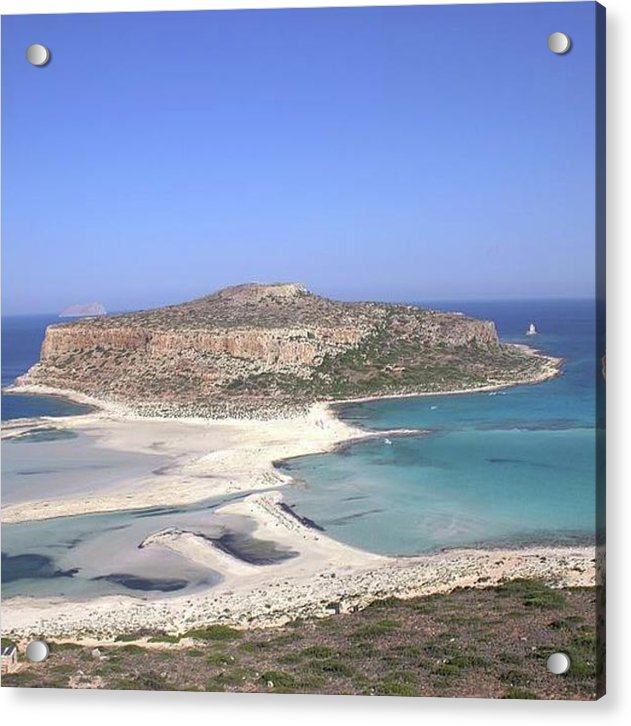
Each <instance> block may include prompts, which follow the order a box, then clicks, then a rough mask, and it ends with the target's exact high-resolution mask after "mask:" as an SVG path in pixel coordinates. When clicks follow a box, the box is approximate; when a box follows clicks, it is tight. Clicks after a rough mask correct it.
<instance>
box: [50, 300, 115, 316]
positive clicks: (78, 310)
mask: <svg viewBox="0 0 631 726" xmlns="http://www.w3.org/2000/svg"><path fill="white" fill-rule="evenodd" d="M97 315H107V310H106V309H105V308H104V307H103V305H101V303H86V304H85V305H71V306H70V307H68V308H66V309H65V310H63V311H62V312H61V313H59V317H60V318H93V317H95V316H97Z"/></svg>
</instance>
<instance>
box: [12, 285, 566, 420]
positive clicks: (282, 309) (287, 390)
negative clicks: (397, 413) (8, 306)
mask: <svg viewBox="0 0 631 726" xmlns="http://www.w3.org/2000/svg"><path fill="white" fill-rule="evenodd" d="M557 366H558V361H556V360H555V359H551V358H548V357H546V356H542V355H539V354H537V353H535V352H534V351H532V350H530V349H528V348H526V347H524V346H515V345H506V344H502V343H500V341H499V340H498V336H497V332H496V329H495V325H494V323H492V322H490V321H484V320H476V319H474V318H470V317H467V316H465V315H462V314H460V313H447V312H441V311H437V310H429V309H425V308H420V307H417V306H413V305H396V304H387V303H378V302H341V301H336V300H330V299H328V298H325V297H321V296H318V295H315V294H313V293H311V292H309V291H308V290H307V289H306V288H305V287H303V286H302V285H299V284H296V283H277V284H259V283H250V284H244V285H238V286H235V287H228V288H225V289H222V290H219V291H217V292H215V293H213V294H211V295H207V296H205V297H202V298H199V299H196V300H192V301H189V302H185V303H182V304H179V305H171V306H168V307H163V308H157V309H152V310H143V311H139V312H134V313H125V314H120V315H113V316H107V317H105V316H103V317H97V318H89V319H80V320H76V321H72V322H69V323H62V324H56V325H52V326H50V327H49V328H48V329H47V331H46V337H45V340H44V343H43V345H42V351H41V358H40V361H39V363H37V364H36V365H35V366H33V368H31V369H30V370H29V371H28V373H27V374H26V375H24V376H23V377H22V378H21V379H19V380H18V382H17V384H18V385H24V384H41V385H46V386H49V387H53V388H58V389H64V390H71V391H76V392H78V393H82V394H86V395H89V396H93V397H96V398H98V399H101V400H107V401H111V402H118V403H122V404H126V405H128V406H130V407H131V408H132V409H134V410H135V411H136V412H138V413H140V414H143V415H176V416H184V415H198V416H217V417H222V416H223V417H225V416H252V415H255V416H261V417H273V416H278V415H285V414H288V413H295V412H299V411H303V410H305V409H306V407H308V406H309V405H310V404H311V403H313V402H314V401H322V400H340V399H348V398H360V397H370V396H386V395H395V394H412V393H431V392H439V391H455V390H462V389H467V390H469V389H475V388H480V387H487V386H501V385H510V384H514V383H521V382H530V381H535V380H542V379H544V378H547V377H550V376H552V375H554V374H555V373H556V370H557Z"/></svg>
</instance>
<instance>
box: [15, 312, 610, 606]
mask: <svg viewBox="0 0 631 726" xmlns="http://www.w3.org/2000/svg"><path fill="white" fill-rule="evenodd" d="M432 307H436V308H440V309H445V310H459V311H462V312H464V313H466V314H470V315H473V316H475V317H480V318H485V319H489V320H494V321H495V322H496V324H497V327H498V331H499V333H500V336H501V338H502V339H503V340H504V341H512V342H521V343H529V344H531V345H534V346H535V347H537V348H540V349H542V350H544V351H546V352H549V353H552V354H554V355H557V356H561V357H563V358H564V361H565V362H564V365H563V372H562V375H561V376H559V377H558V378H555V379H554V380H551V381H547V382H544V383H540V384H535V385H524V386H516V387H513V388H510V389H506V390H504V391H493V392H480V393H473V394H461V395H447V396H427V397H416V398H400V399H384V400H380V401H373V402H365V403H356V404H345V405H340V406H339V414H340V416H342V418H344V419H345V420H348V421H350V422H352V423H354V424H357V425H360V426H362V427H364V428H366V429H371V430H383V429H397V428H413V429H422V430H423V431H425V432H426V433H424V434H423V435H417V436H405V437H398V436H393V435H389V436H388V437H386V436H380V437H378V438H374V439H370V440H367V441H363V442H359V443H355V444H352V445H350V446H345V447H342V448H340V449H338V450H336V451H335V452H332V453H327V454H321V455H314V456H306V457H301V458H298V459H292V460H289V461H287V462H285V463H283V464H281V465H280V466H281V467H282V468H283V469H284V470H286V471H287V472H288V473H290V474H291V475H292V476H293V477H294V478H295V480H296V483H295V484H294V485H293V486H290V487H286V488H285V489H284V490H283V495H284V498H285V501H286V502H287V503H288V504H289V505H290V506H292V507H293V508H294V509H295V510H296V511H297V512H298V513H299V514H301V515H304V516H307V517H309V518H310V519H312V520H314V521H315V522H317V523H318V524H319V525H321V526H322V527H324V529H325V531H326V533H327V534H328V535H330V536H332V537H334V538H336V539H338V540H341V541H343V542H346V543H348V544H351V545H354V546H357V547H360V548H362V549H366V550H370V551H373V552H380V553H388V554H400V555H412V554H417V553H423V552H429V551H435V550H438V549H442V548H449V547H458V546H489V545H490V546H495V545H499V546H503V545H519V544H525V543H575V542H579V543H582V542H592V541H593V540H594V538H595V534H596V521H595V520H596V511H597V510H598V511H599V512H603V511H604V509H603V507H602V506H600V507H597V506H596V469H597V465H598V463H599V462H600V461H601V460H602V457H601V456H597V446H596V442H597V436H600V437H602V436H604V432H603V430H602V429H599V428H598V427H597V405H596V404H597V398H596V386H597V385H598V386H599V387H600V388H601V390H603V384H602V378H601V377H600V374H599V371H597V366H596V359H597V356H596V318H595V306H594V304H593V303H592V302H589V301H537V302H533V301H529V302H484V303H482V302H476V303H453V304H447V303H440V304H434V305H433V306H432ZM54 322H58V318H56V317H53V316H20V317H9V318H3V319H2V385H3V386H5V385H8V384H10V383H11V382H12V381H13V380H14V379H15V377H16V376H18V375H20V374H22V373H24V372H25V371H26V370H27V369H28V368H29V367H30V366H31V365H32V364H33V363H35V362H36V361H37V359H38V357H39V350H40V346H41V343H42V340H43V336H44V331H45V328H46V326H47V325H48V324H50V323H54ZM531 322H534V323H535V324H536V326H537V328H538V330H539V331H540V332H539V334H538V335H537V336H536V337H533V338H528V337H526V336H525V335H524V332H525V330H526V328H527V327H528V325H529V324H530V323H531ZM86 410H87V409H86V408H85V407H82V406H77V405H76V404H73V403H71V402H69V401H66V400H64V399H63V398H58V397H46V396H23V395H11V394H3V396H2V418H3V419H12V418H18V417H22V416H40V415H47V416H51V415H52V416H59V415H67V414H71V413H84V412H85V411H86ZM601 415H602V414H601ZM49 437H50V432H48V431H47V432H44V439H43V440H41V439H40V440H38V438H37V437H34V438H33V443H28V442H26V443H13V442H10V443H8V444H6V446H7V447H13V448H12V449H11V450H10V451H7V450H5V449H4V444H3V451H4V453H5V454H7V455H8V454H10V456H8V458H7V462H9V463H8V464H6V463H5V465H4V467H3V479H5V485H9V484H10V485H11V486H13V489H11V487H9V488H8V489H7V488H6V486H5V494H6V495H7V496H9V495H11V496H16V497H19V496H21V493H20V481H24V482H25V484H24V487H25V490H24V493H26V486H27V485H29V486H34V485H35V484H36V483H37V482H35V481H34V479H33V476H30V477H26V474H29V475H30V474H32V473H33V467H34V466H35V464H34V463H33V462H34V457H35V455H36V454H37V456H39V457H40V458H41V461H40V460H39V459H38V460H37V462H39V463H37V462H35V463H37V466H39V467H40V468H42V467H44V468H45V469H46V467H48V468H47V469H46V471H48V470H49V469H51V470H54V472H56V474H55V475H56V476H61V477H63V476H64V472H70V473H72V475H73V476H74V477H75V479H76V475H77V467H83V468H84V470H85V472H86V477H90V476H92V477H93V476H95V474H94V471H95V469H96V470H98V473H99V476H100V477H101V479H102V478H103V477H105V476H106V475H107V476H109V473H108V471H109V470H108V469H107V468H104V463H103V461H101V460H100V459H99V456H100V457H103V456H104V454H103V452H102V451H99V450H98V449H95V451H94V460H92V459H90V448H89V446H88V444H89V442H86V441H84V440H83V439H81V437H80V436H79V438H77V439H75V441H76V444H75V443H73V440H72V439H68V438H67V437H62V438H60V439H59V440H56V439H55V438H49ZM600 440H601V441H602V438H601V439H600ZM18 447H19V448H18ZM73 447H76V450H75V453H74V454H73V456H72V457H71V459H70V460H68V461H66V459H65V458H64V457H65V456H67V454H66V453H65V452H67V451H71V450H73ZM86 447H87V448H86ZM18 452H21V453H20V456H18V457H17V459H16V456H17V454H18ZM79 455H80V456H79ZM85 457H88V459H90V460H86V459H85ZM22 458H23V461H24V462H25V464H26V463H28V466H27V467H26V468H25V467H20V466H18V465H20V462H21V461H22ZM12 461H13V463H14V464H15V466H14V467H13V469H15V471H13V469H12V468H11V467H10V466H9V465H10V464H11V462H12ZM105 463H106V464H107V465H108V466H109V467H112V471H115V470H116V469H115V467H120V466H124V467H126V470H127V469H128V468H129V464H128V463H126V461H122V462H121V461H119V460H118V459H116V461H114V460H111V461H110V460H109V459H108V460H107V462H105ZM133 463H134V465H136V464H137V465H138V466H144V463H143V462H141V461H137V462H136V461H135V460H134V462H133ZM44 465H45V466H44ZM35 468H37V467H35ZM23 469H24V471H23ZM27 470H28V471H27ZM70 470H72V471H70ZM17 474H20V475H24V476H21V477H18V476H17ZM68 476H70V474H68ZM11 477H13V479H11ZM25 477H26V478H25ZM9 479H11V481H9ZM32 480H33V481H32ZM48 481H51V482H52V481H53V479H52V477H51V478H50V479H49V480H47V483H48ZM86 481H87V482H88V483H89V482H90V481H91V479H87V480H86ZM73 482H74V483H73V486H74V484H77V482H76V481H75V480H74V479H73ZM79 484H80V482H79ZM77 485H78V484H77ZM16 487H18V488H17V489H16ZM67 488H68V487H66V489H67ZM64 491H65V489H63V491H62V490H60V491H59V492H57V495H63V493H64ZM11 493H12V494H11ZM601 493H603V492H602V491H601ZM50 494H51V496H53V495H54V494H55V493H54V492H52V491H51V492H50ZM26 498H28V496H27V497H26ZM601 503H602V500H601ZM215 506H217V503H216V502H200V503H199V504H198V505H196V506H194V507H189V508H185V509H183V510H179V509H174V508H172V509H165V510H146V511H139V512H118V513H112V514H106V515H88V516H79V517H63V518H57V519H52V520H47V521H45V522H38V523H29V522H25V523H21V524H15V525H5V526H3V536H2V551H3V567H2V576H3V583H4V584H3V592H4V593H5V597H11V596H14V595H28V594H39V595H73V596H86V597H89V596H93V595H95V594H104V593H105V592H125V591H130V589H131V590H133V589H137V588H140V589H142V590H152V589H155V590H158V591H161V590H164V588H165V587H169V588H171V587H173V588H175V587H176V586H177V587H184V586H185V585H186V586H187V587H199V586H204V583H206V585H208V584H209V583H210V582H211V581H212V577H210V576H209V575H208V573H203V572H198V571H197V570H195V568H192V569H191V568H190V567H189V565H188V564H187V563H186V562H185V561H181V560H178V559H177V558H171V560H173V561H171V560H169V561H168V562H167V561H166V560H164V559H161V560H156V559H155V558H152V556H151V555H150V554H149V553H147V552H145V551H144V550H142V551H140V550H138V549H137V545H138V542H139V541H141V539H142V537H144V536H146V535H147V534H148V533H150V532H152V531H157V530H158V529H160V528H162V527H164V526H166V525H167V524H168V525H173V524H174V523H176V524H178V525H184V524H186V525H188V524H189V523H190V522H193V523H194V524H195V527H197V528H199V527H200V526H202V523H203V522H207V519H206V518H207V517H208V513H209V512H210V511H211V510H212V509H213V508H214V507H215ZM200 518H201V519H200ZM208 526H210V525H208ZM113 529H115V530H117V532H118V538H117V545H116V547H117V548H118V549H116V548H114V549H112V547H113V545H112V542H111V539H108V538H109V537H110V532H111V531H112V530H113ZM70 533H72V536H70ZM139 552H141V554H142V556H141V555H139V554H138V553H139ZM132 554H133V557H132ZM123 561H125V562H126V565H125V566H126V568H127V569H126V570H125V573H126V574H125V575H124V577H123V575H121V574H120V572H119V571H118V570H117V569H116V568H117V567H120V564H118V563H121V562H123ZM97 565H98V567H97ZM167 565H168V567H167ZM187 568H188V569H187ZM130 573H131V574H130ZM165 573H167V574H168V575H169V578H170V579H168V578H167V579H168V581H167V580H165V579H164V578H165V577H166V576H167V575H166V574H165ZM209 577H210V580H209V579H208V578H209ZM121 578H122V579H121ZM125 578H127V579H125ZM130 578H131V579H130ZM161 578H162V579H161ZM178 578H179V579H178ZM176 580H177V583H176ZM180 580H181V582H180ZM174 583H175V584H174Z"/></svg>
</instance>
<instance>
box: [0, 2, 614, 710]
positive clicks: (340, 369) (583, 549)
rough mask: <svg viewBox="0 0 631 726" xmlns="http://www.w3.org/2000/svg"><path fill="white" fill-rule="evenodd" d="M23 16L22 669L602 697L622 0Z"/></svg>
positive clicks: (7, 150)
mask: <svg viewBox="0 0 631 726" xmlns="http://www.w3.org/2000/svg"><path fill="white" fill-rule="evenodd" d="M2 24H3V44H2V47H3V50H2V52H3V58H2V60H3V76H2V93H3V101H4V104H3V107H4V117H3V144H4V146H3V176H4V186H3V189H4V197H3V214H4V241H3V250H2V252H3V270H2V272H3V277H2V282H3V287H2V304H3V309H2V354H3V355H2V385H3V393H2V418H3V426H2V485H3V487H2V504H3V506H2V523H3V526H2V579H3V584H2V597H3V600H2V635H3V641H2V646H3V650H2V653H3V655H2V667H3V670H4V671H6V672H5V673H4V674H3V684H4V685H5V686H24V687H33V686H47V687H59V688H77V687H86V686H93V687H97V688H107V689H129V688H134V689H152V690H155V689H165V690H168V689H178V690H203V691H223V690H225V691H247V692H253V691H257V692H263V693H323V694H357V695H368V694H371V695H389V696H425V695H433V696H478V697H488V698H540V699H585V700H588V699H594V698H596V697H598V696H599V695H601V694H602V693H603V691H604V620H603V612H602V603H603V601H604V597H603V588H604V574H603V561H604V520H603V519H602V516H603V506H602V505H603V501H604V478H603V477H604V469H603V467H604V458H603V453H604V337H603V336H604V331H603V327H602V326H603V322H604V320H603V311H604V307H603V300H604V280H603V278H602V276H601V273H602V271H603V269H604V268H603V267H602V260H603V256H604V230H603V226H602V225H603V218H604V217H603V213H604V207H603V194H604V188H603V185H602V181H603V178H602V164H603V163H604V156H603V145H604V137H603V133H604V130H603V126H602V120H603V118H602V116H603V113H604V106H603V101H604V98H603V92H604V91H603V89H604V85H603V73H604V66H603V63H602V58H603V53H604V10H603V9H602V8H601V7H600V6H599V5H596V4H594V3H591V2H577V3H573V2H570V3H533V4H529V3H524V4H505V5H480V6H457V5H453V6H437V7H432V6H418V7H388V8H376V7H369V8H350V9H327V8H323V9H315V10H268V11H249V10H244V11H234V12H170V13H129V14H127V13H124V14H93V15H72V14H70V15H41V16H37V15H33V16H13V17H5V18H3V23H2ZM555 32H557V33H564V34H566V36H567V38H569V39H570V41H571V46H570V47H569V51H568V52H563V53H560V52H557V51H559V50H566V51H567V47H562V46H563V43H561V45H560V46H559V45H555V44H554V42H553V41H554V38H553V39H552V40H551V41H549V37H550V35H551V34H552V33H555ZM561 40H563V38H561ZM549 42H550V44H551V45H552V48H550V47H549ZM34 43H39V44H41V45H43V46H45V49H44V50H43V51H42V50H41V49H40V52H39V55H38V53H37V52H35V53H34V54H31V55H29V58H30V60H29V58H27V57H26V50H27V48H28V47H29V46H31V45H32V44H34ZM46 49H48V52H49V54H50V57H49V58H46ZM38 59H40V60H38ZM41 60H43V61H46V60H47V61H48V62H45V63H44V64H42V65H37V64H35V65H34V64H33V63H32V62H31V61H34V62H35V63H38V62H41ZM37 640H39V641H44V642H45V643H46V644H47V645H48V648H49V652H48V656H47V657H46V658H45V659H44V660H41V661H38V662H33V661H32V660H29V657H28V656H27V652H26V648H27V646H28V645H29V644H30V643H31V642H32V641H37ZM29 654H31V651H29ZM554 654H562V655H560V656H557V657H556V658H552V660H549V659H550V656H552V655H554ZM563 655H565V656H567V659H568V660H564V658H563ZM568 662H569V670H566V672H564V673H563V674H560V673H558V672H556V673H555V672H552V671H555V670H556V671H559V670H563V669H564V668H565V666H566V665H567V663H568ZM559 663H560V667H559ZM555 664H556V665H555Z"/></svg>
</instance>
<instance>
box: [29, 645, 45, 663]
mask: <svg viewBox="0 0 631 726" xmlns="http://www.w3.org/2000/svg"><path fill="white" fill-rule="evenodd" d="M48 652H49V651H48V644H47V643H45V642H44V641H43V640H31V642H30V643H29V644H28V645H27V646H26V659H27V660H30V661H31V663H41V662H42V661H43V660H46V658H48Z"/></svg>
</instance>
